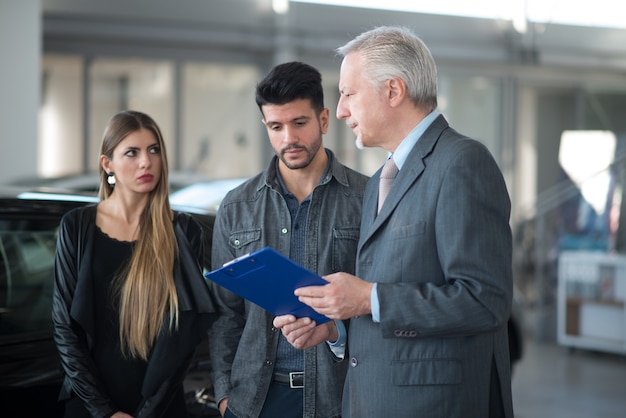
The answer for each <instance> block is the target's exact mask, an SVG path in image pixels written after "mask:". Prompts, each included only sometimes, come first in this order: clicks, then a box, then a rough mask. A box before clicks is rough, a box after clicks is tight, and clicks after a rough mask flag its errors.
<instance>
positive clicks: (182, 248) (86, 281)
mask: <svg viewBox="0 0 626 418" xmlns="http://www.w3.org/2000/svg"><path fill="white" fill-rule="evenodd" d="M95 225H96V206H95V205H90V206H85V207H81V208H77V209H74V210H72V211H70V212H68V213H67V214H66V215H65V216H64V217H63V219H62V220H61V224H60V227H59V235H58V239H57V249H56V259H55V282H54V293H53V302H52V320H53V325H54V339H55V342H56V345H57V349H58V351H59V354H60V357H61V364H62V366H63V370H64V372H65V380H64V384H63V388H62V391H61V395H60V399H67V398H69V397H70V394H71V393H72V392H74V393H75V394H76V395H78V396H79V397H80V398H81V399H82V400H83V401H84V403H85V406H86V408H87V409H88V410H89V412H90V413H91V414H93V415H94V416H105V415H107V414H110V413H112V412H114V410H115V409H116V408H115V406H114V405H112V404H111V402H110V400H109V398H108V396H107V394H106V393H105V391H104V388H103V386H102V383H101V382H100V381H99V379H98V373H97V372H96V369H95V365H94V363H93V361H92V358H91V357H90V354H89V353H90V349H91V347H92V344H93V335H94V327H95V323H94V312H93V309H92V305H93V303H92V301H93V284H92V278H91V274H90V272H91V264H92V258H93V257H94V256H97V255H96V254H93V244H92V243H93V234H94V233H95V227H96V226H95ZM174 231H175V234H176V239H177V242H178V247H179V256H178V258H177V260H176V263H175V267H174V268H175V274H174V280H175V284H176V290H177V293H178V304H179V311H180V316H179V326H178V330H177V331H175V332H171V333H170V332H169V330H168V324H165V329H164V330H163V332H162V333H161V334H160V335H159V337H157V341H156V342H155V344H154V346H153V348H152V352H151V354H150V358H149V360H148V367H147V370H146V375H145V378H144V383H143V387H142V390H141V393H142V395H143V399H144V400H143V402H142V404H141V405H140V406H139V408H138V410H137V411H135V416H136V417H158V416H159V414H160V413H161V412H163V411H164V410H165V409H166V408H167V405H168V404H169V402H170V401H171V399H172V397H173V395H174V394H175V393H176V391H177V390H179V389H180V385H181V383H182V381H183V378H184V376H185V373H186V371H187V369H188V367H189V364H190V363H191V360H192V358H193V354H194V351H195V348H196V346H197V345H198V343H199V342H200V341H201V339H202V337H203V335H205V332H206V330H207V328H208V326H209V325H210V322H211V321H212V319H213V317H214V315H213V313H214V312H216V309H215V307H214V302H213V299H212V296H211V294H210V292H209V289H208V287H207V285H206V283H205V281H204V280H205V279H204V278H203V276H202V261H201V260H202V259H203V256H204V234H203V231H202V228H201V227H200V225H199V224H198V223H197V222H196V221H195V220H194V219H193V218H192V217H191V216H190V215H188V214H184V213H176V214H175V217H174Z"/></svg>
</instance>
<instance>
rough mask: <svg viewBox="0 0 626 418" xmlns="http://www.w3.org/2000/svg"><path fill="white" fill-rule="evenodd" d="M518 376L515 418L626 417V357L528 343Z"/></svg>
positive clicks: (514, 402) (515, 379)
mask: <svg viewBox="0 0 626 418" xmlns="http://www.w3.org/2000/svg"><path fill="white" fill-rule="evenodd" d="M525 349H526V353H525V355H524V358H523V359H522V361H521V362H520V363H518V364H517V366H516V368H515V370H514V373H513V382H512V385H513V408H514V410H515V418H623V417H625V416H626V356H623V355H616V354H609V353H600V352H593V351H586V350H581V349H571V348H569V347H562V346H559V345H557V344H556V343H554V342H536V341H534V340H532V339H528V340H527V341H526V345H525Z"/></svg>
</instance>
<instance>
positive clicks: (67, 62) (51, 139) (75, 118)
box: [38, 54, 83, 177]
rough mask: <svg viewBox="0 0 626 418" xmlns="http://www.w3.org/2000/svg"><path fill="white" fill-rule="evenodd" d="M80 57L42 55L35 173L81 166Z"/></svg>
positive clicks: (56, 172) (56, 173)
mask: <svg viewBox="0 0 626 418" xmlns="http://www.w3.org/2000/svg"><path fill="white" fill-rule="evenodd" d="M82 71H83V60H82V58H80V57H73V56H62V55H52V54H47V55H45V56H44V58H43V80H42V87H43V88H42V102H41V109H40V114H39V126H40V130H39V146H38V174H39V175H41V176H44V177H56V176H62V175H66V174H74V173H79V172H81V171H82V170H83V166H82V164H83V139H82V138H83V123H82V122H83V101H82V100H83V83H82V79H83V77H82V74H83V72H82Z"/></svg>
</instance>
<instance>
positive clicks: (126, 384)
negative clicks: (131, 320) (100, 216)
mask: <svg viewBox="0 0 626 418" xmlns="http://www.w3.org/2000/svg"><path fill="white" fill-rule="evenodd" d="M96 231H97V232H96V234H95V240H94V258H93V265H92V269H93V271H92V274H93V284H94V288H93V291H94V295H93V296H94V297H93V301H94V305H93V309H94V315H95V331H96V332H95V338H94V343H95V344H94V346H93V358H94V361H95V363H96V368H97V370H98V371H99V372H100V374H101V376H100V377H101V378H102V381H103V384H104V387H105V388H106V392H107V394H108V395H109V396H110V397H111V401H112V402H113V404H114V405H116V406H117V407H118V408H119V409H120V410H121V411H124V412H126V413H129V414H132V413H134V411H135V410H136V409H137V407H138V406H139V403H140V402H141V400H142V396H141V388H142V384H143V379H144V376H145V373H146V368H147V363H146V362H145V361H143V360H140V359H135V358H124V356H123V355H122V352H121V349H120V336H119V329H120V327H119V295H118V294H117V293H116V289H117V288H116V286H115V283H116V282H115V277H116V276H117V274H118V273H119V270H120V269H122V268H123V267H124V266H126V265H127V264H128V261H129V260H130V257H131V255H132V250H133V243H131V242H128V241H118V240H116V239H114V238H111V237H109V236H108V235H106V234H105V233H104V232H102V230H100V228H96Z"/></svg>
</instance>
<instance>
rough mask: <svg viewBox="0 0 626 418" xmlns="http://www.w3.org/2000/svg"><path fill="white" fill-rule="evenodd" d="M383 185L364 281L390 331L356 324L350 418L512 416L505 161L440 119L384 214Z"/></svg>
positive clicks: (366, 220) (365, 250)
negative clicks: (496, 408) (373, 286)
mask: <svg viewBox="0 0 626 418" xmlns="http://www.w3.org/2000/svg"><path fill="white" fill-rule="evenodd" d="M379 176H380V170H379V172H377V173H376V174H375V175H374V176H373V177H372V179H371V180H370V182H369V183H368V185H367V188H366V190H365V196H364V202H363V215H362V223H361V234H360V235H361V236H360V240H359V248H358V254H357V276H358V277H361V278H364V279H365V280H367V281H370V282H377V283H378V285H377V292H378V298H379V300H380V323H374V322H373V321H372V317H371V315H367V316H361V317H357V318H353V319H352V320H351V322H350V329H349V335H348V347H349V362H350V363H349V364H350V366H349V368H348V369H349V370H348V377H347V381H346V387H345V391H344V398H343V416H344V418H367V417H376V418H380V417H384V416H389V417H398V418H402V417H429V418H438V417H440V418H453V417H462V418H485V417H490V416H498V415H496V414H493V412H490V409H493V408H492V407H490V404H492V403H495V404H497V405H500V404H501V405H502V406H503V408H502V406H501V407H500V409H504V413H505V414H504V416H506V417H512V416H513V412H512V401H511V372H510V364H509V354H508V340H507V320H508V318H509V315H510V309H511V299H512V288H513V283H512V272H511V251H512V250H511V246H512V240H511V230H510V226H509V215H510V200H509V196H508V192H507V189H506V185H505V182H504V180H503V177H502V174H501V172H500V170H499V168H498V166H497V164H496V162H495V161H494V159H493V158H492V156H491V154H490V153H489V151H488V150H487V149H486V148H485V147H484V146H483V145H482V144H481V143H479V142H477V141H474V140H472V139H469V138H466V137H463V136H462V135H460V134H459V133H458V132H456V131H454V130H453V129H452V128H450V127H449V126H448V123H447V121H446V120H445V118H444V117H443V116H439V117H438V118H437V119H436V120H435V121H434V122H433V124H432V125H431V126H430V127H429V128H428V130H427V131H426V132H425V133H424V135H423V136H422V137H421V138H420V140H419V141H418V142H417V144H416V145H415V147H414V148H413V150H412V151H411V153H410V155H409V157H408V159H407V161H406V163H405V164H404V166H403V167H402V170H401V171H400V173H399V174H398V176H397V177H396V179H395V181H394V184H393V186H392V189H391V192H390V193H389V196H388V197H387V201H386V202H385V205H384V206H383V208H382V210H381V212H380V214H379V215H378V216H376V205H377V195H378V182H379ZM492 367H494V369H493V373H492ZM496 376H497V378H496ZM492 381H495V382H497V381H499V382H500V384H499V386H498V385H496V386H493V385H492ZM493 389H495V390H493ZM492 392H495V393H496V395H495V396H493V395H491V396H490V393H492ZM490 398H491V399H490Z"/></svg>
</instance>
